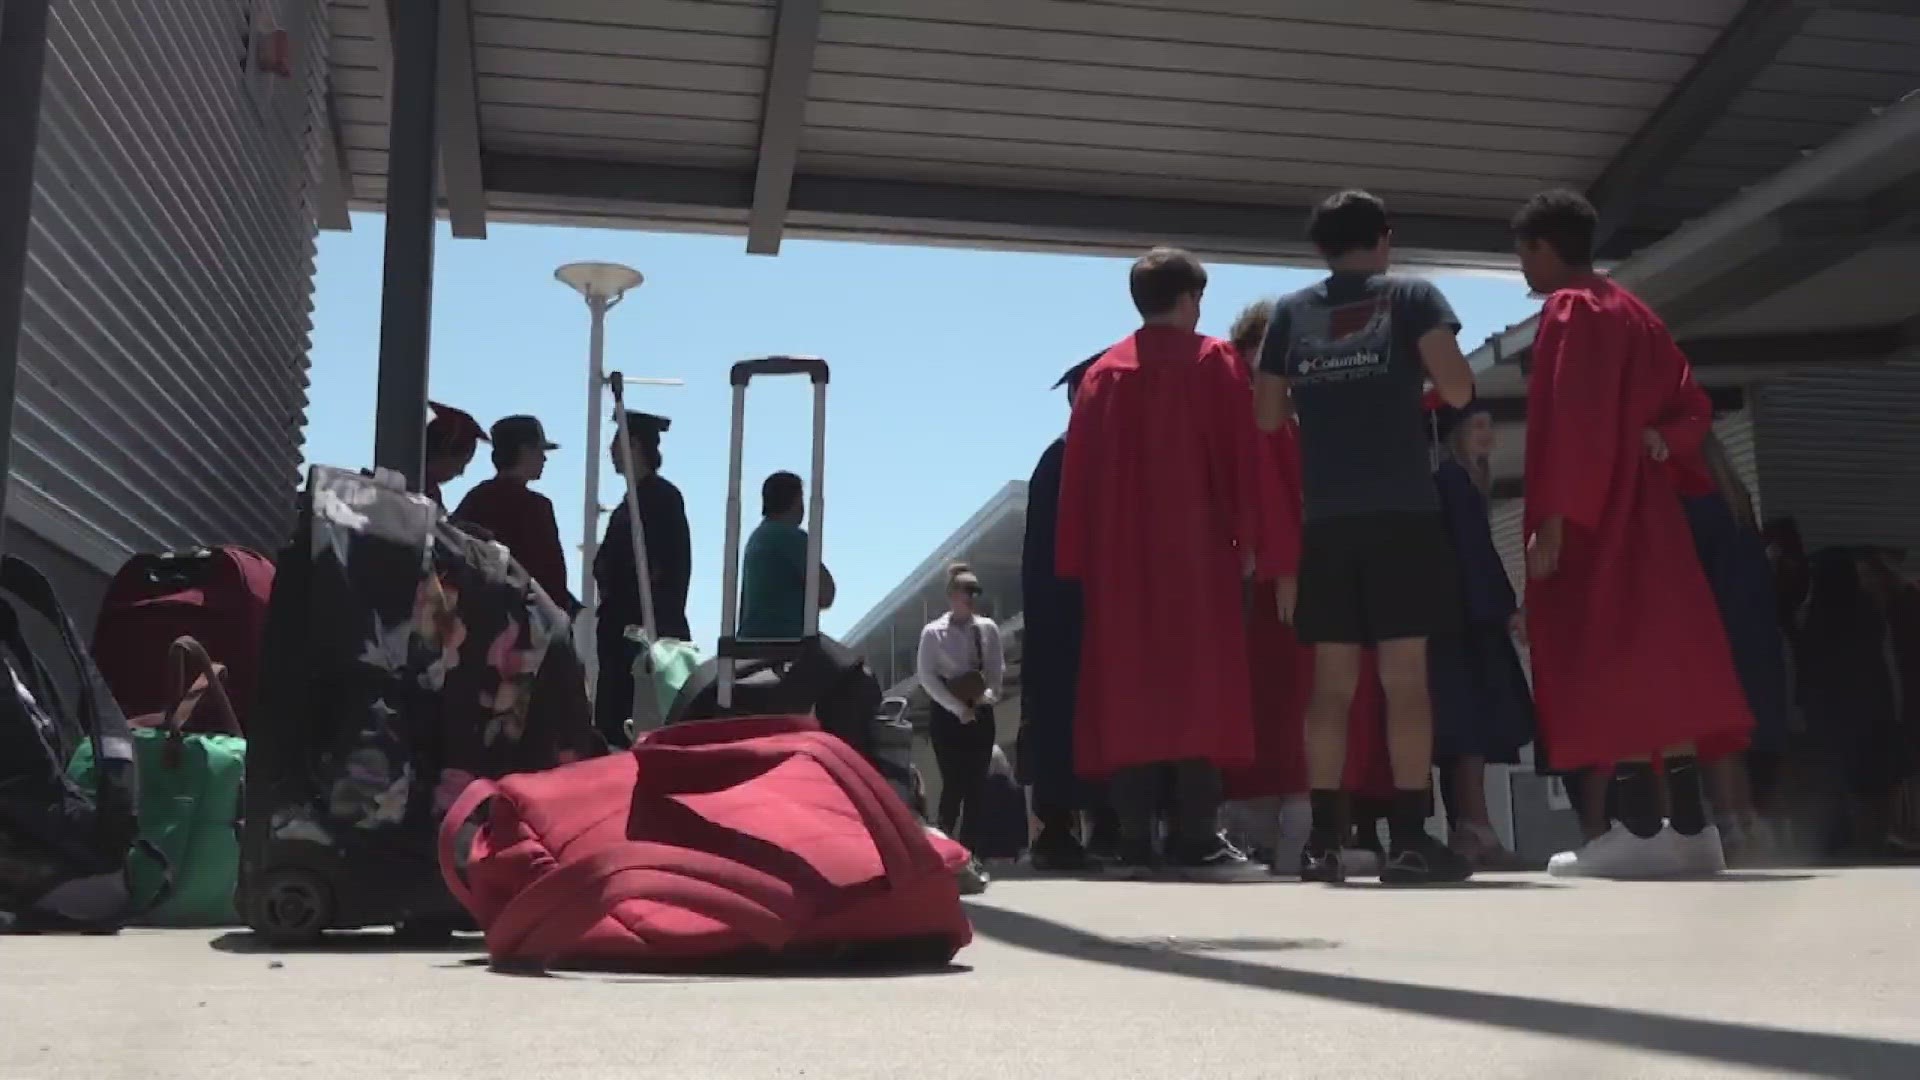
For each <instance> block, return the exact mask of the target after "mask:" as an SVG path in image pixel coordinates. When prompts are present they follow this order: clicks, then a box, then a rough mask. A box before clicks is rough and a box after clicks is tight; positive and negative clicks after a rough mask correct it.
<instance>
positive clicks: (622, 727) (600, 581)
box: [593, 411, 693, 746]
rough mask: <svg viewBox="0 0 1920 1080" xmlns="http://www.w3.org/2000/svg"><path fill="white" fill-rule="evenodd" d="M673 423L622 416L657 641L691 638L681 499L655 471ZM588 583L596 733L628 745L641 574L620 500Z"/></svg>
mask: <svg viewBox="0 0 1920 1080" xmlns="http://www.w3.org/2000/svg"><path fill="white" fill-rule="evenodd" d="M672 426H673V421H672V420H670V419H668V418H667V417H664V416H655V415H653V414H652V413H643V412H633V411H628V413H627V438H628V439H629V440H631V442H632V447H633V467H634V472H635V474H636V475H635V477H634V479H633V494H634V502H635V503H637V504H638V505H639V508H640V525H641V528H642V530H643V535H644V536H645V537H646V542H647V562H648V563H649V566H648V572H647V579H648V581H649V583H650V586H651V588H652V591H653V616H654V619H655V621H656V623H657V629H658V630H659V632H660V636H661V637H663V638H677V639H679V640H681V641H686V640H689V639H691V638H692V637H693V631H692V629H691V628H690V627H689V626H688V625H687V589H688V586H689V585H690V584H691V582H692V579H693V539H692V536H691V533H690V531H689V529H688V528H687V509H686V503H685V500H683V499H682V498H681V497H680V489H679V488H677V487H675V486H674V485H673V482H672V481H671V480H668V479H667V478H666V477H664V476H661V475H660V465H661V460H662V459H661V456H660V435H661V433H662V432H665V431H666V430H667V429H668V428H670V427H672ZM611 452H612V455H613V470H614V472H616V473H623V470H624V463H623V462H622V460H621V458H622V455H621V453H620V436H619V434H618V433H617V432H616V433H615V435H614V441H613V445H612V447H611ZM593 580H594V582H595V583H596V584H597V585H598V586H599V589H600V606H599V610H598V611H597V612H596V613H595V617H594V634H595V647H596V655H597V656H598V657H599V664H600V674H599V678H598V680H597V682H596V684H595V690H594V697H593V700H594V717H595V721H596V723H597V724H598V725H599V727H600V733H601V734H602V735H604V736H606V739H607V741H608V742H609V743H611V744H612V745H614V746H626V745H628V744H629V743H630V741H631V740H629V739H628V738H627V734H626V723H627V719H628V714H629V713H630V712H631V711H632V706H633V661H634V658H635V656H636V647H635V645H634V643H633V642H631V641H628V640H627V636H626V629H627V627H629V626H639V625H641V608H640V573H639V570H638V568H637V567H636V566H635V565H634V561H633V524H632V521H631V520H630V518H629V517H628V514H627V502H626V499H625V498H622V499H621V500H620V502H619V504H618V505H616V506H615V507H614V508H613V513H612V515H610V516H609V517H608V519H607V532H606V535H605V536H603V537H601V538H600V549H599V551H598V552H596V553H595V555H594V557H593Z"/></svg>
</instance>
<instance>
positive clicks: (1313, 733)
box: [1306, 644, 1360, 791]
mask: <svg viewBox="0 0 1920 1080" xmlns="http://www.w3.org/2000/svg"><path fill="white" fill-rule="evenodd" d="M1359 682H1360V646H1358V645H1344V644H1342V645H1333V644H1322V645H1316V646H1314V648H1313V697H1312V698H1311V699H1310V700H1309V701H1308V702H1307V725H1306V726H1307V783H1308V785H1309V786H1310V787H1312V788H1313V790H1315V791H1337V790H1339V788H1340V780H1341V777H1342V775H1343V774H1344V773H1345V772H1346V767H1347V714H1348V713H1350V712H1351V711H1352V710H1353V691H1354V687H1355V686H1357V685H1358V684H1359Z"/></svg>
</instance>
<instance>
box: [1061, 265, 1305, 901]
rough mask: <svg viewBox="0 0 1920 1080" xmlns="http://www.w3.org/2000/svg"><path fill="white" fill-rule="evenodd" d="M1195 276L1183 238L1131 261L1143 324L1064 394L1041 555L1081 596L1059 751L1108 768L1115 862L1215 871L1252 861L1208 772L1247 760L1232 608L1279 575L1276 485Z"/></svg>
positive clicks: (1238, 621) (1236, 371)
mask: <svg viewBox="0 0 1920 1080" xmlns="http://www.w3.org/2000/svg"><path fill="white" fill-rule="evenodd" d="M1206 285H1207V274H1206V271H1205V270H1204V269H1203V268H1202V267H1201V266H1200V263H1199V262H1198V260H1196V259H1194V257H1193V256H1191V255H1189V254H1187V253H1185V252H1183V251H1175V250H1171V249H1164V248H1156V249H1155V250H1153V251H1151V252H1149V253H1147V254H1146V255H1145V256H1143V257H1141V258H1140V259H1139V260H1138V261H1137V262H1135V263H1134V265H1133V270H1132V272H1131V274H1130V275H1129V278H1128V286H1129V291H1130V292H1131V293H1132V295H1133V302H1134V307H1135V308H1136V309H1137V310H1138V311H1139V312H1140V318H1141V323H1142V325H1141V328H1140V329H1139V330H1137V331H1135V332H1134V333H1133V334H1131V335H1129V336H1128V337H1127V338H1126V339H1124V340H1122V341H1121V342H1120V343H1118V344H1116V345H1114V346H1113V347H1112V348H1110V349H1108V350H1107V351H1106V352H1105V353H1103V354H1102V355H1101V357H1100V359H1099V360H1098V361H1097V362H1095V363H1094V365H1093V366H1092V367H1091V368H1089V369H1088V370H1087V373H1086V375H1085V376H1084V377H1083V378H1082V379H1081V382H1080V391H1079V393H1078V395H1077V396H1076V397H1075V398H1074V404H1073V418H1072V420H1071V421H1070V422H1069V424H1068V426H1067V442H1066V450H1065V454H1064V459H1063V461H1062V465H1061V478H1060V508H1059V519H1058V532H1057V536H1056V538H1055V539H1056V543H1055V551H1054V560H1055V561H1054V570H1055V572H1056V573H1057V574H1058V575H1059V576H1060V577H1062V578H1065V579H1068V580H1072V581H1078V582H1079V583H1080V589H1081V595H1082V597H1083V600H1084V604H1085V619H1084V625H1083V641H1082V646H1081V665H1080V673H1079V693H1078V699H1077V701H1076V703H1075V712H1074V729H1073V733H1074V760H1075V764H1076V767H1077V770H1078V772H1079V773H1080V775H1082V776H1088V777H1100V778H1107V779H1108V791H1109V797H1110V798H1111V799H1112V800H1113V805H1114V810H1115V813H1116V815H1117V817H1118V818H1119V824H1120V833H1121V845H1122V852H1121V855H1122V861H1123V862H1124V863H1126V864H1127V865H1128V866H1129V867H1133V868H1136V869H1137V870H1139V871H1141V872H1151V871H1152V870H1153V869H1155V868H1157V867H1159V866H1161V865H1163V864H1165V863H1172V864H1173V865H1174V866H1176V867H1178V868H1180V869H1181V870H1183V871H1186V872H1189V873H1192V874H1194V875H1195V876H1199V877H1202V878H1209V879H1213V878H1219V877H1222V876H1235V875H1244V874H1245V873H1247V872H1248V871H1249V869H1250V868H1251V864H1249V863H1248V862H1247V860H1246V857H1245V856H1243V855H1242V854H1240V852H1239V851H1237V850H1236V849H1235V848H1234V847H1233V846H1232V845H1231V844H1229V843H1227V842H1226V840H1225V839H1224V838H1223V837H1222V836H1221V835H1220V832H1219V824H1218V817H1219V810H1220V794H1221V789H1220V769H1222V768H1230V767H1234V766H1240V765H1247V764H1250V763H1251V762H1252V761H1253V756H1254V743H1253V716H1252V706H1251V702H1250V701H1249V696H1248V685H1249V675H1248V673H1247V654H1246V632H1245V624H1244V622H1243V608H1242V605H1243V604H1244V603H1245V592H1244V590H1245V582H1246V581H1247V580H1248V579H1249V578H1256V577H1257V578H1264V579H1267V580H1271V579H1272V578H1274V577H1275V576H1276V574H1277V566H1276V555H1275V552H1274V545H1275V543H1276V541H1277V539H1278V538H1277V537H1274V536H1272V535H1270V530H1268V529H1266V528H1264V527H1263V525H1262V519H1261V514H1262V509H1261V508H1262V506H1263V504H1269V503H1270V502H1271V500H1274V499H1276V498H1278V496H1277V494H1276V493H1274V492H1273V491H1271V490H1269V487H1270V485H1269V483H1268V479H1269V474H1268V473H1267V472H1266V471H1265V470H1264V469H1262V468H1261V467H1260V466H1259V458H1260V454H1261V450H1260V445H1259V435H1258V433H1257V432H1256V431H1255V429H1254V425H1253V401H1252V394H1251V392H1250V390H1249V388H1248V385H1247V378H1246V375H1245V373H1244V371H1243V369H1242V368H1241V366H1240V364H1239V362H1238V359H1237V358H1236V357H1235V356H1234V352H1233V347H1232V346H1231V345H1229V344H1227V343H1226V342H1224V341H1220V340H1218V339H1216V338H1210V337H1205V336H1203V335H1201V334H1200V333H1198V332H1197V330H1196V327H1197V326H1198V324H1199V321H1200V302H1201V297H1202V295H1203V294H1204V292H1205V291H1206ZM1169 780H1171V786H1172V788H1173V793H1172V803H1173V812H1172V814H1171V820H1170V821H1169V827H1168V829H1167V834H1168V835H1167V843H1166V845H1165V848H1164V849H1162V848H1161V847H1160V846H1159V845H1157V844H1156V842H1155V835H1154V834H1155V830H1154V819H1155V816H1156V813H1157V811H1158V810H1159V808H1160V806H1161V805H1162V804H1163V802H1164V801H1165V798H1166V788H1167V786H1168V784H1169Z"/></svg>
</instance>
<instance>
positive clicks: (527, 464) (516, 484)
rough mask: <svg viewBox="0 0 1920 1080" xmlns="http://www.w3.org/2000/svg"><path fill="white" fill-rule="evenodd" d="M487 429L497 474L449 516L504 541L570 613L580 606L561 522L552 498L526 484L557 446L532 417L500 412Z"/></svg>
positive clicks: (539, 472) (540, 471)
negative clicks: (569, 586)
mask: <svg viewBox="0 0 1920 1080" xmlns="http://www.w3.org/2000/svg"><path fill="white" fill-rule="evenodd" d="M492 434H493V467H494V469H495V470H496V471H497V475H495V476H494V477H493V478H492V479H490V480H482V481H481V482H480V483H478V484H476V485H474V488H473V490H472V491H469V492H467V497H466V498H464V499H461V500H460V505H459V507H458V508H457V509H455V510H454V512H453V516H454V517H455V518H456V519H458V520H461V521H468V522H472V523H473V524H475V525H478V526H480V527H481V528H483V529H485V530H487V532H489V533H491V534H492V535H493V538H494V539H495V540H498V541H500V543H502V544H504V545H506V548H507V551H508V552H510V553H511V554H512V555H513V558H514V560H515V561H516V562H518V563H519V564H520V565H521V566H523V567H525V568H526V571H527V574H528V576H529V577H531V578H533V580H534V581H536V582H538V583H539V585H540V587H541V588H542V589H545V590H546V593H547V597H548V598H549V599H551V600H552V601H553V602H554V603H556V604H558V605H560V608H561V610H563V611H565V612H566V613H567V615H568V616H569V617H571V616H573V615H574V614H575V613H577V612H578V611H579V610H580V602H579V601H577V600H575V599H574V598H573V593H572V592H571V591H569V590H568V589H567V556H566V552H565V551H564V549H562V548H561V546H560V523H559V522H558V521H557V520H555V518H554V516H553V502H552V501H551V500H549V499H548V498H547V497H546V496H545V495H542V494H540V493H539V492H537V491H535V490H533V488H532V487H530V486H529V485H530V484H532V483H533V482H534V481H535V480H538V479H540V477H541V475H542V474H544V473H545V472H546V469H547V454H548V453H550V452H552V451H554V450H558V449H559V447H558V446H557V445H555V444H554V443H552V442H549V441H548V440H547V433H546V429H545V428H543V427H541V426H540V421H539V420H538V419H536V418H534V417H531V416H508V417H503V418H502V419H500V420H497V421H495V422H494V425H493V433H492Z"/></svg>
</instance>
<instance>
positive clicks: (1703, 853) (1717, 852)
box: [1655, 825, 1727, 877]
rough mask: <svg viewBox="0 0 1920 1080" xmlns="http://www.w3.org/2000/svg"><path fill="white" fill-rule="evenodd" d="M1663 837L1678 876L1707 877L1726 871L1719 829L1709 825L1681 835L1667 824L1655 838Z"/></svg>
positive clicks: (1723, 848) (1725, 857)
mask: <svg viewBox="0 0 1920 1080" xmlns="http://www.w3.org/2000/svg"><path fill="white" fill-rule="evenodd" d="M1662 838H1665V840H1666V843H1667V845H1668V848H1669V849H1670V850H1671V852H1672V854H1673V859H1674V863H1675V865H1676V866H1677V867H1678V870H1677V871H1675V874H1676V876H1678V877H1709V876H1712V875H1714V874H1724V873H1726V872H1727V853H1726V848H1725V847H1723V846H1722V845H1721V843H1720V830H1719V828H1717V827H1716V826H1713V825H1709V826H1707V827H1706V828H1704V829H1702V830H1700V831H1699V832H1698V833H1695V834H1694V835H1692V836H1683V835H1681V834H1680V833H1677V832H1675V831H1674V830H1673V826H1671V825H1669V826H1667V827H1666V828H1664V829H1662V830H1660V836H1658V837H1655V839H1656V840H1658V839H1662Z"/></svg>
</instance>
